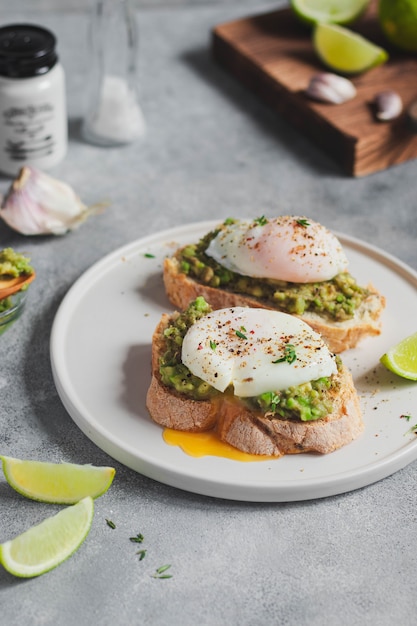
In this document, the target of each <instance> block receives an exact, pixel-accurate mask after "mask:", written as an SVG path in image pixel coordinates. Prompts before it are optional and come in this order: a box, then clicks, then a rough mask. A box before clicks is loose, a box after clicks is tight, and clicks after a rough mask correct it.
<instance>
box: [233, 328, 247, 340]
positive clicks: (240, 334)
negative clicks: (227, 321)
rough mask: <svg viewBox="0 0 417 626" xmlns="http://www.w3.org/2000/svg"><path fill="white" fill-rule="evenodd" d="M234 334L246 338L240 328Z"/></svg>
mask: <svg viewBox="0 0 417 626" xmlns="http://www.w3.org/2000/svg"><path fill="white" fill-rule="evenodd" d="M236 335H237V336H238V337H239V339H247V337H246V335H244V334H243V333H242V332H240V330H237V331H236Z"/></svg>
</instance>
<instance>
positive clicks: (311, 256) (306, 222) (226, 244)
mask: <svg viewBox="0 0 417 626" xmlns="http://www.w3.org/2000/svg"><path fill="white" fill-rule="evenodd" d="M206 254H207V255H208V256H210V257H211V258H213V259H214V260H215V261H217V262H218V263H220V264H221V265H223V266H224V267H226V268H227V269H229V270H231V271H233V272H236V273H238V274H243V275H245V276H251V277H255V278H270V279H274V280H284V281H288V282H294V283H313V282H322V281H325V280H331V279H332V278H334V277H335V276H336V275H337V274H339V273H340V272H344V271H346V270H347V267H348V260H347V258H346V255H345V253H344V251H343V248H342V246H341V244H340V242H339V240H338V239H337V237H336V236H335V235H334V234H333V233H331V232H330V231H329V230H328V229H327V228H325V227H324V226H322V225H321V224H319V223H318V222H315V221H313V220H311V219H309V218H307V217H300V216H292V215H284V216H280V217H276V218H268V219H266V218H259V219H256V220H236V221H234V222H232V223H231V224H226V225H224V227H223V228H222V230H221V231H220V232H219V233H218V235H217V236H216V237H215V238H214V239H212V241H211V242H210V244H209V246H208V248H207V250H206Z"/></svg>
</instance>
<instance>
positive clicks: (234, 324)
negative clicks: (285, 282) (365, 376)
mask: <svg viewBox="0 0 417 626" xmlns="http://www.w3.org/2000/svg"><path fill="white" fill-rule="evenodd" d="M182 362H183V363H184V365H186V366H187V367H188V369H189V370H190V371H191V372H192V373H193V374H194V375H195V376H198V377H199V378H201V379H202V380H204V381H205V382H206V383H208V384H209V385H211V386H212V387H214V388H215V389H217V390H218V391H221V392H223V391H225V389H226V388H227V387H228V386H229V385H233V387H234V393H235V395H236V396H238V397H241V398H245V397H251V396H257V395H259V394H262V393H265V392H267V391H280V390H283V389H287V388H288V387H292V386H296V385H301V384H303V383H306V382H309V381H311V380H316V379H318V378H321V377H322V376H331V375H332V374H336V373H337V366H336V360H335V356H334V355H333V354H331V353H330V351H329V349H328V347H327V346H326V344H325V343H324V341H323V340H322V338H321V336H320V335H319V334H318V333H316V332H315V331H313V330H312V328H310V326H309V325H308V324H306V323H305V322H303V321H302V320H300V319H298V318H296V317H293V316H292V315H288V314H287V313H281V312H279V311H269V310H266V309H252V308H247V307H233V308H227V309H219V310H217V311H213V312H212V313H209V314H208V315H206V316H204V317H202V318H201V319H200V320H198V321H197V322H195V323H194V324H193V325H192V326H191V327H190V328H189V330H188V331H187V333H186V335H185V337H184V340H183V344H182Z"/></svg>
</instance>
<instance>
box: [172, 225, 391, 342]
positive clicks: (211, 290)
mask: <svg viewBox="0 0 417 626" xmlns="http://www.w3.org/2000/svg"><path fill="white" fill-rule="evenodd" d="M163 277H164V284H165V290H166V293H167V296H168V298H169V300H170V301H171V302H172V304H173V305H174V306H175V307H177V308H179V309H184V308H185V307H186V306H187V304H188V303H189V302H190V301H192V300H194V299H195V298H196V297H197V296H198V295H201V296H203V297H204V298H205V299H206V300H207V301H208V302H209V303H210V304H211V306H212V307H213V308H214V309H218V308H224V307H230V306H249V307H261V308H266V309H271V310H278V311H284V312H286V313H289V314H291V315H294V316H297V317H299V318H300V319H302V320H304V321H305V322H307V323H308V324H309V325H310V326H311V327H312V328H313V329H314V330H315V331H317V332H318V333H320V334H321V335H322V337H323V338H324V340H325V341H326V342H327V344H328V346H329V348H330V350H331V351H332V352H334V353H340V352H343V351H344V350H347V349H349V348H353V347H354V346H356V345H357V343H358V342H359V341H360V340H361V339H362V338H363V337H365V336H370V335H378V334H380V332H381V329H380V321H379V318H380V315H381V312H382V310H383V309H384V307H385V298H384V296H382V295H381V294H380V293H379V292H378V291H377V290H376V289H375V288H374V287H373V286H372V285H368V286H366V287H361V286H359V285H358V284H357V282H356V280H355V279H354V278H353V277H352V276H351V275H350V274H349V272H348V260H347V258H346V255H345V253H344V251H343V248H342V246H341V244H340V242H339V240H338V239H337V238H336V236H335V235H334V234H333V233H331V232H330V231H329V230H327V229H326V228H325V227H324V226H322V225H321V224H318V223H317V222H314V221H313V220H311V219H309V218H307V217H299V216H280V217H277V218H270V219H269V218H268V219H267V218H265V217H262V218H257V219H255V220H234V219H230V220H226V221H225V222H224V223H223V224H220V225H219V226H218V228H216V229H215V230H214V231H212V232H210V233H208V234H207V235H206V236H205V237H203V238H202V239H201V240H200V241H199V242H198V243H196V244H190V245H188V246H184V247H183V248H181V249H179V250H177V252H176V253H175V254H174V256H172V257H170V258H166V259H165V261H164V271H163Z"/></svg>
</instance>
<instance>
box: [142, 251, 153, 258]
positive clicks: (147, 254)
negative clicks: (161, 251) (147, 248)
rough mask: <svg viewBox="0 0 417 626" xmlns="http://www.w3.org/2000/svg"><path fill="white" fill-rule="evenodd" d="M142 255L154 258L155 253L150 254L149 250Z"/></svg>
mask: <svg viewBox="0 0 417 626" xmlns="http://www.w3.org/2000/svg"><path fill="white" fill-rule="evenodd" d="M143 256H144V257H146V258H147V259H154V258H155V255H154V254H151V253H150V252H145V254H144V255H143Z"/></svg>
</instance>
